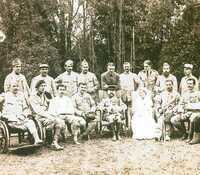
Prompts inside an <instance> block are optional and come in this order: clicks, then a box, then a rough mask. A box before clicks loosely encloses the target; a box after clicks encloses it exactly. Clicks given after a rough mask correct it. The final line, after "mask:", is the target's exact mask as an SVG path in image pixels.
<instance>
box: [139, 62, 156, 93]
mask: <svg viewBox="0 0 200 175" xmlns="http://www.w3.org/2000/svg"><path fill="white" fill-rule="evenodd" d="M158 75H159V74H158V72H157V71H156V70H154V69H152V62H151V61H150V60H145V61H144V70H142V71H140V72H139V73H138V77H139V78H140V80H141V82H142V85H143V86H144V87H146V88H147V89H148V90H150V91H151V92H153V91H154V90H155V84H156V81H157V78H158Z"/></svg>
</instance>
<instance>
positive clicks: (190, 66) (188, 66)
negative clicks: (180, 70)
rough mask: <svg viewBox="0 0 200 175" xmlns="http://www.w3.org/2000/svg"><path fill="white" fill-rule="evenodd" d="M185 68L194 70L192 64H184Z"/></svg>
mask: <svg viewBox="0 0 200 175" xmlns="http://www.w3.org/2000/svg"><path fill="white" fill-rule="evenodd" d="M184 68H188V69H193V65H192V64H184Z"/></svg>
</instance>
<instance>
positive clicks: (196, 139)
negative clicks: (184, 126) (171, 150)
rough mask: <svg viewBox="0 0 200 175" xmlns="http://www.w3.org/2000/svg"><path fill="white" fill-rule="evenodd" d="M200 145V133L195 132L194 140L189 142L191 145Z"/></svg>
mask: <svg viewBox="0 0 200 175" xmlns="http://www.w3.org/2000/svg"><path fill="white" fill-rule="evenodd" d="M197 143H200V133H199V132H194V135H193V138H192V140H191V141H190V142H189V144H190V145H194V144H197Z"/></svg>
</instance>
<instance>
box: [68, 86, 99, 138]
mask: <svg viewBox="0 0 200 175" xmlns="http://www.w3.org/2000/svg"><path fill="white" fill-rule="evenodd" d="M72 100H73V103H74V108H75V115H76V116H77V117H82V118H83V119H84V120H85V121H86V123H87V128H86V130H85V131H84V133H82V135H81V136H80V138H82V137H84V136H86V137H87V138H89V134H90V132H91V131H92V130H94V129H95V127H96V123H97V120H96V116H95V111H96V105H95V102H94V100H93V99H92V97H91V95H90V94H88V93H87V85H86V84H85V82H80V83H79V88H78V92H77V93H76V94H75V95H74V96H73V97H72Z"/></svg>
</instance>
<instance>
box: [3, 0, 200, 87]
mask: <svg viewBox="0 0 200 175" xmlns="http://www.w3.org/2000/svg"><path fill="white" fill-rule="evenodd" d="M181 7H184V8H183V9H181ZM199 10H200V6H199V5H198V4H195V3H194V2H193V1H184V0H177V1H176V0H175V1H167V0H164V1H163V0H162V1H161V0H151V1H150V0H143V1H137V0H57V1H52V0H28V1H23V0H2V1H1V2H0V30H3V31H4V32H5V34H6V40H5V41H4V42H3V43H0V61H1V65H0V70H1V76H0V82H1V84H3V81H4V78H5V76H6V74H7V73H8V72H9V71H10V63H11V61H12V59H14V58H16V57H18V58H20V59H22V60H23V62H24V69H23V71H24V73H25V75H26V77H27V78H28V80H29V82H30V80H31V78H32V77H33V76H35V75H36V74H37V72H38V69H37V67H38V63H40V62H48V63H49V64H50V67H51V70H50V74H51V75H52V76H53V77H55V76H56V75H58V74H59V73H60V72H62V71H63V63H64V62H65V60H66V59H68V58H71V59H73V60H74V61H75V70H76V71H79V66H78V65H80V62H81V61H82V60H83V59H86V60H87V61H88V62H89V64H90V65H91V70H92V71H95V72H96V73H97V75H98V76H99V75H100V73H102V72H103V71H105V67H106V63H107V62H108V61H114V62H115V63H116V64H117V71H118V72H120V71H122V63H123V62H124V61H130V62H131V63H132V64H133V67H134V71H136V72H138V71H139V70H141V69H142V62H143V61H144V60H145V59H150V60H152V62H153V65H154V67H155V68H156V69H158V70H160V67H161V65H162V63H163V62H165V61H167V62H169V63H170V64H171V65H172V68H173V69H172V70H173V73H175V74H176V75H177V76H178V77H179V78H180V77H181V76H182V65H183V63H186V62H190V63H192V64H194V65H195V69H194V73H195V75H196V76H199V72H198V66H199V65H200V61H199V60H200V59H199V55H200V47H199V46H200V32H199V23H200V20H199V19H200V18H199ZM133 38H134V40H133Z"/></svg>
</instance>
